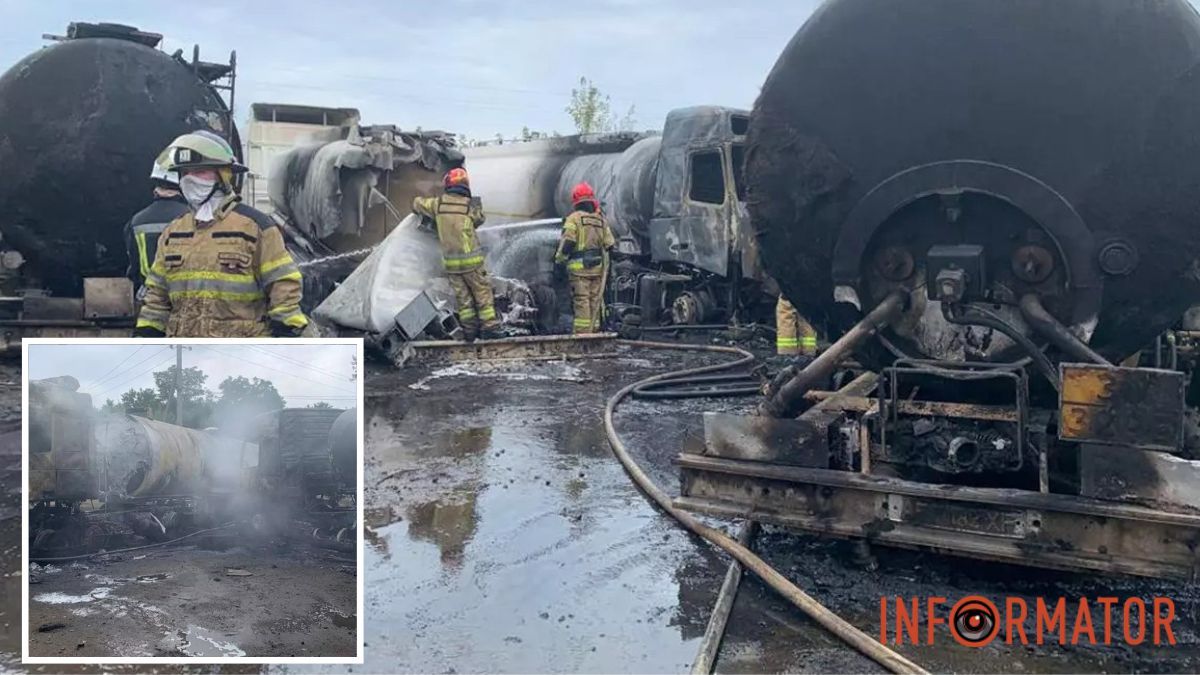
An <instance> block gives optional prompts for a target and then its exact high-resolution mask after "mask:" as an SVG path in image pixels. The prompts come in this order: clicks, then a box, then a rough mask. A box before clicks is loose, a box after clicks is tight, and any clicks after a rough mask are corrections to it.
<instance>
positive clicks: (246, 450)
mask: <svg viewBox="0 0 1200 675" xmlns="http://www.w3.org/2000/svg"><path fill="white" fill-rule="evenodd" d="M78 387H79V383H78V382H77V381H76V380H75V379H74V378H70V377H63V378H52V379H50V380H40V381H32V382H30V383H29V467H30V472H29V485H30V492H29V502H30V503H29V507H30V509H31V511H30V513H31V520H30V523H31V529H30V533H31V536H32V537H33V538H34V541H35V542H36V543H37V544H38V547H43V546H62V545H81V544H84V543H86V541H87V540H89V539H93V540H94V539H95V537H96V536H97V535H98V534H104V531H105V527H104V526H102V523H103V524H106V525H107V526H108V527H109V529H111V528H112V527H113V526H115V525H117V524H119V525H121V526H123V527H128V528H132V530H133V531H134V532H135V533H136V534H140V535H142V536H147V537H150V538H152V539H163V538H166V536H167V535H168V534H169V533H170V532H173V531H175V530H177V529H179V528H185V527H187V526H188V525H189V524H191V523H193V522H197V521H200V522H216V521H221V522H224V521H225V520H227V519H229V518H230V517H233V516H234V515H235V514H236V512H237V511H238V510H239V509H240V508H242V507H244V506H247V505H248V502H249V501H252V499H253V479H254V474H255V471H256V466H257V463H258V448H257V447H256V446H255V445H253V444H251V443H248V442H246V441H243V440H240V439H235V438H229V437H224V436H220V435H217V434H213V433H208V432H204V431H198V430H195V429H189V428H186V427H181V426H176V425H174V424H167V423H165V422H158V421H155V420H150V419H146V418H144V417H139V416H135V415H117V414H97V413H96V412H95V411H94V410H93V409H92V399H91V396H89V395H87V394H82V393H79V392H78ZM91 500H95V501H97V502H103V508H90V509H87V510H86V511H85V510H83V509H81V508H80V506H81V504H83V503H84V502H87V501H91ZM110 513H111V514H114V516H113V517H115V518H116V520H115V521H114V520H112V519H111V518H109V514H110ZM92 543H97V542H95V541H93V542H92Z"/></svg>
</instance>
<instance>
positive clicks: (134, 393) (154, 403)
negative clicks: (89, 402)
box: [100, 387, 174, 420]
mask: <svg viewBox="0 0 1200 675" xmlns="http://www.w3.org/2000/svg"><path fill="white" fill-rule="evenodd" d="M165 407H166V406H164V405H163V402H162V400H161V399H159V397H158V392H157V391H156V390H154V389H152V388H150V387H147V388H145V389H130V390H129V391H127V392H125V393H124V394H121V398H119V399H117V400H116V401H114V400H112V399H111V398H110V399H108V400H106V401H105V402H104V405H102V406H100V412H104V413H111V414H114V415H124V414H126V413H134V414H137V415H143V416H146V417H149V418H150V419H156V420H157V419H162V414H163V410H164V408H165ZM173 419H174V418H172V420H173Z"/></svg>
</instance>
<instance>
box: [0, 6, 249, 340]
mask: <svg viewBox="0 0 1200 675" xmlns="http://www.w3.org/2000/svg"><path fill="white" fill-rule="evenodd" d="M50 39H52V40H53V42H52V44H50V45H49V46H47V47H45V48H43V49H40V50H38V51H37V52H35V53H33V54H30V55H29V56H27V57H25V58H24V59H22V60H21V61H19V62H17V63H16V64H15V65H13V66H12V67H11V68H9V69H8V71H7V72H5V73H4V74H3V75H0V137H2V138H3V142H0V167H3V172H4V181H3V185H0V235H2V239H0V351H5V352H9V351H12V350H13V349H16V348H18V346H19V344H20V338H21V337H22V336H30V337H33V336H73V335H80V336H101V335H114V336H124V335H128V334H129V331H130V330H131V329H132V326H133V321H134V315H133V312H134V308H133V289H132V284H131V283H130V282H129V280H128V279H126V278H125V270H126V266H127V265H128V259H127V255H126V252H125V244H124V241H123V239H122V230H123V227H124V225H125V223H126V222H127V221H128V220H129V218H130V216H132V215H133V214H134V213H137V211H139V210H140V209H142V208H143V207H144V206H146V204H147V203H149V201H150V181H149V175H150V167H151V164H152V162H153V160H154V158H155V157H156V156H157V155H158V153H159V152H161V151H162V149H163V148H164V147H166V145H167V144H168V143H170V142H171V140H173V139H174V138H175V137H177V136H179V135H180V134H184V133H187V132H189V131H193V130H196V129H210V130H212V131H213V132H215V133H218V134H220V135H222V136H224V137H225V138H227V139H228V140H229V141H230V144H231V145H232V146H233V147H234V148H240V145H241V144H240V142H239V140H238V134H237V129H236V128H235V126H234V124H233V120H232V115H231V112H230V105H228V104H227V103H226V102H225V100H224V99H223V98H222V96H221V93H222V92H223V91H227V92H228V93H229V97H230V101H232V99H233V82H234V72H235V67H236V62H235V58H234V55H232V54H231V55H230V58H229V62H228V63H227V64H223V63H210V62H205V61H201V60H200V58H199V49H198V48H196V49H194V50H193V52H192V54H191V55H190V58H184V56H183V54H182V52H181V51H180V52H176V53H174V54H167V53H165V52H162V51H160V50H158V49H157V48H156V47H157V46H158V44H159V43H160V42H161V40H162V36H161V35H158V34H155V33H148V32H144V31H140V30H137V29H136V28H132V27H128V26H120V25H115V24H91V23H72V24H70V26H69V27H68V29H67V32H66V35H65V36H62V37H58V36H52V37H51V38H50Z"/></svg>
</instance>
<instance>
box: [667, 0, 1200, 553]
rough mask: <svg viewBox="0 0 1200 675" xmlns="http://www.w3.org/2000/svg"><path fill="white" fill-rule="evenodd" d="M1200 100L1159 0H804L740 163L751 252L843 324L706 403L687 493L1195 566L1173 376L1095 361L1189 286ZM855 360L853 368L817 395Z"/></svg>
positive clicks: (984, 545)
mask: <svg viewBox="0 0 1200 675" xmlns="http://www.w3.org/2000/svg"><path fill="white" fill-rule="evenodd" d="M913 45H936V46H937V48H936V49H914V48H913ZM1198 106H1200V17H1198V16H1197V14H1196V11H1195V10H1194V9H1193V8H1192V7H1191V6H1190V5H1189V4H1188V3H1186V2H1184V1H1182V0H1164V1H1162V2H1153V3H1103V2H1101V3H1097V2H1090V1H1089V0H1056V1H1054V2H1034V3H1029V2H1023V3H1011V2H991V1H989V0H966V1H962V0H925V1H922V2H905V3H879V2H872V1H870V0H830V1H829V2H826V3H825V4H824V5H823V6H822V7H821V9H819V10H818V11H817V12H816V13H815V14H814V15H813V16H812V18H811V19H810V20H809V21H808V22H807V23H806V24H805V25H804V27H803V28H801V29H800V31H799V32H798V33H797V35H796V36H795V38H794V39H793V40H792V41H791V43H790V44H789V45H788V47H787V49H786V50H785V51H784V53H783V54H782V55H781V57H780V59H779V61H778V63H777V64H776V66H775V68H774V69H773V70H772V72H771V74H770V76H769V77H768V79H767V81H766V83H765V85H764V86H763V89H762V93H761V95H760V97H759V99H758V101H757V103H756V105H755V109H754V112H753V116H752V119H751V124H750V130H749V134H748V136H747V143H748V149H747V159H746V168H745V170H746V181H747V189H748V204H749V209H750V213H751V222H752V224H753V227H754V230H755V236H756V238H757V241H758V244H759V250H761V251H762V259H763V264H764V266H765V268H766V270H767V272H768V273H769V274H770V275H771V276H772V277H774V278H775V279H776V280H778V282H779V284H780V286H781V288H782V290H783V292H784V294H785V295H786V296H787V297H788V298H789V299H790V300H791V301H792V302H793V303H794V304H795V305H796V306H797V307H798V308H800V310H801V311H802V312H803V313H804V314H806V315H809V316H816V317H821V316H823V317H826V318H827V319H828V320H829V322H830V323H831V324H832V325H833V326H834V327H835V328H837V330H836V331H835V334H842V335H843V337H842V338H841V339H840V340H838V342H837V343H835V344H834V345H833V347H832V348H831V349H830V350H829V351H828V352H826V353H825V354H823V355H822V356H821V357H820V358H818V359H817V360H816V361H815V362H813V364H812V365H810V366H809V367H807V368H806V369H804V370H803V371H801V372H799V373H787V374H785V375H784V376H782V377H781V378H779V379H778V380H777V381H776V382H775V383H774V384H773V386H772V388H771V391H770V397H769V398H768V400H767V401H766V402H765V404H764V405H763V407H762V413H763V414H764V415H765V416H764V417H761V418H728V417H725V418H722V417H710V418H709V419H708V423H709V424H708V426H709V431H710V435H709V440H710V443H709V445H708V448H707V452H708V454H707V455H705V456H700V455H685V456H684V458H683V466H684V484H685V485H684V498H683V499H682V500H681V501H682V503H684V504H685V505H687V506H689V507H692V508H696V509H699V510H703V511H708V512H713V513H719V512H725V513H732V512H734V511H736V512H737V513H739V514H740V515H743V516H749V517H753V518H756V519H757V518H758V517H759V515H760V512H761V514H762V517H763V519H764V520H767V521H771V520H775V521H776V522H783V523H784V524H788V525H792V526H796V527H799V528H802V529H809V530H815V531H819V532H825V533H830V534H836V535H842V536H860V537H867V538H869V539H872V540H876V541H880V542H883V543H889V544H896V545H902V546H929V547H934V548H939V549H945V550H950V551H956V552H959V553H962V554H964V555H972V556H978V557H984V558H992V559H999V560H1007V561H1012V562H1020V563H1029V564H1038V565H1047V566H1052V567H1068V568H1080V569H1090V570H1107V571H1118V572H1128V573H1134V574H1146V575H1165V576H1184V577H1190V576H1192V575H1194V573H1195V572H1194V570H1195V569H1197V562H1198V559H1197V554H1196V552H1195V551H1196V546H1195V544H1196V542H1197V541H1198V540H1200V518H1198V517H1197V516H1196V515H1195V514H1194V511H1193V510H1192V509H1194V505H1195V504H1196V503H1197V499H1198V498H1200V489H1198V488H1197V486H1198V485H1200V464H1198V463H1196V462H1193V461H1189V460H1188V459H1187V458H1188V457H1192V456H1195V450H1196V449H1195V448H1193V447H1188V444H1186V443H1185V440H1184V438H1185V433H1184V429H1185V400H1184V383H1185V381H1186V375H1187V374H1186V373H1183V372H1178V371H1173V370H1169V369H1155V368H1137V367H1116V366H1114V365H1112V364H1114V363H1117V362H1121V361H1124V360H1126V359H1128V357H1130V356H1131V355H1133V354H1135V353H1136V352H1137V351H1138V350H1141V349H1143V348H1146V347H1149V346H1151V345H1153V344H1154V342H1155V339H1156V338H1157V337H1159V336H1160V335H1162V334H1163V333H1164V332H1167V331H1169V330H1170V329H1171V328H1172V327H1173V326H1174V325H1175V324H1176V322H1178V321H1179V320H1180V318H1181V317H1182V315H1183V314H1184V312H1185V311H1186V310H1187V309H1188V308H1189V307H1191V306H1193V305H1195V304H1197V303H1198V301H1200V277H1198V276H1197V275H1196V274H1195V264H1196V262H1195V261H1196V260H1197V259H1200V237H1197V236H1196V233H1195V232H1196V230H1195V214H1196V213H1198V212H1200V191H1197V190H1196V189H1195V186H1196V185H1197V184H1198V182H1200V164H1197V162H1196V161H1195V159H1194V158H1195V157H1196V156H1197V154H1198V153H1200V117H1197V116H1196V115H1195V113H1194V111H1195V110H1196V109H1197V107H1198ZM1167 342H1169V343H1170V344H1172V345H1174V344H1176V342H1177V341H1173V340H1170V339H1168V340H1167ZM856 352H857V354H858V356H859V357H860V361H861V362H862V363H866V364H868V365H870V366H872V368H871V369H870V372H867V373H865V374H864V375H862V376H861V377H860V378H858V379H856V380H854V382H853V383H852V384H850V385H848V386H847V387H844V388H842V389H841V390H839V391H838V392H837V393H836V394H834V393H831V392H827V391H821V390H822V389H825V388H827V387H828V384H829V377H830V375H832V374H833V372H834V371H835V370H836V369H837V368H838V366H839V364H840V362H841V361H842V360H843V359H845V358H846V357H848V356H849V355H851V354H852V353H856ZM1128 363H1129V365H1131V366H1133V365H1135V360H1130V361H1129V362H1128ZM1157 363H1158V364H1159V365H1167V363H1166V361H1165V360H1164V359H1163V358H1162V356H1161V350H1160V356H1159V358H1158V359H1157ZM805 408H808V410H807V411H805V412H804V413H803V414H802V415H801V416H800V417H799V419H796V420H793V419H791V418H792V417H794V416H795V414H796V413H798V412H800V411H801V410H804V409H805ZM772 418H783V419H772ZM731 429H733V430H734V431H736V430H744V431H746V432H747V434H748V435H747V436H745V437H747V438H749V437H756V438H759V439H760V442H759V443H757V444H753V443H749V442H747V443H746V444H743V445H739V444H738V443H724V444H723V443H720V442H717V441H718V440H719V439H721V438H725V439H728V438H730V437H731V435H730V430H731ZM780 429H785V430H784V431H780ZM771 430H773V432H777V433H782V434H784V435H785V436H786V437H790V438H799V439H801V440H800V441H798V442H797V444H794V445H792V446H788V447H783V446H782V445H781V444H780V443H779V442H778V438H779V436H771V435H769V434H767V435H766V436H764V434H766V433H767V432H768V431H771ZM755 434H757V436H755ZM1188 436H1193V434H1188ZM747 459H756V460H767V461H769V462H772V463H773V465H771V466H769V468H763V466H764V465H762V464H758V463H749V462H746V461H745V460H747ZM747 495H753V497H752V499H753V502H754V503H753V504H751V505H747V504H746V500H747ZM747 506H748V507H749V511H745V510H738V509H744V507H747Z"/></svg>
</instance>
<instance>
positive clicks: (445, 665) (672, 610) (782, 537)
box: [365, 351, 1200, 672]
mask: <svg viewBox="0 0 1200 675" xmlns="http://www.w3.org/2000/svg"><path fill="white" fill-rule="evenodd" d="M716 358H718V359H720V358H728V357H716ZM711 360H713V359H712V358H709V357H705V356H682V355H680V354H678V353H664V352H653V351H627V352H625V353H624V354H623V355H622V356H621V357H620V358H617V359H605V360H593V361H584V362H573V363H542V364H525V365H519V366H513V367H499V368H495V367H493V368H484V367H480V368H475V369H465V372H464V369H462V368H456V369H442V370H432V371H431V370H428V369H426V370H410V371H405V372H401V373H396V372H390V371H386V370H376V371H374V372H372V373H370V374H369V379H368V383H367V396H368V401H367V406H366V411H365V412H366V414H365V420H366V423H367V429H366V434H367V435H366V457H367V466H366V495H367V505H368V512H367V525H368V526H369V528H370V533H369V535H368V540H367V549H366V556H367V557H366V570H367V572H366V578H365V582H366V599H365V602H366V616H367V621H366V627H365V629H366V642H367V645H368V646H367V649H366V658H367V661H366V667H365V669H366V670H367V671H368V672H370V671H375V670H381V669H388V670H400V671H423V672H475V671H502V672H544V671H584V672H682V671H686V670H687V669H688V668H689V667H690V665H691V663H692V660H693V658H694V656H695V652H696V649H697V646H698V642H699V639H700V637H701V635H702V634H703V631H704V628H705V624H706V622H707V620H708V616H709V613H710V610H711V607H712V604H713V602H714V600H715V597H716V593H717V589H718V587H719V586H720V582H721V579H722V577H723V575H724V573H725V569H726V564H727V562H726V560H725V559H724V557H723V556H722V555H718V554H716V553H714V552H713V551H712V550H711V548H710V547H709V546H708V545H707V544H705V543H703V542H700V541H698V540H696V539H694V538H692V537H690V536H689V535H687V534H685V533H684V532H683V530H681V528H679V527H678V526H677V525H676V524H675V522H674V521H673V520H671V519H670V518H669V517H667V516H665V515H663V514H662V513H660V512H659V511H657V510H656V509H655V508H654V507H653V506H651V504H650V503H649V502H648V501H647V500H646V499H645V498H644V497H643V496H642V495H641V494H640V493H639V492H638V491H637V490H636V489H635V488H634V487H633V486H632V484H631V483H630V481H629V479H628V478H627V477H626V476H625V474H624V473H623V471H622V469H621V467H620V465H619V464H618V463H617V462H616V460H615V459H614V458H613V456H612V454H611V452H610V450H609V448H608V444H607V441H606V438H605V436H604V433H603V426H602V423H601V411H602V407H603V403H604V400H605V399H606V398H607V397H608V396H609V395H610V394H612V393H613V392H615V391H616V390H617V389H619V388H620V387H621V386H622V385H624V384H626V383H628V382H631V381H633V380H635V379H639V378H641V377H644V376H646V375H649V374H652V373H655V372H660V371H663V370H671V369H675V368H680V367H683V366H686V365H698V364H700V363H706V362H710V361H711ZM443 375H444V376H443ZM747 405H748V403H747V401H746V399H725V400H720V401H691V402H686V403H680V402H674V403H670V402H641V401H634V402H630V403H628V404H627V405H625V406H623V407H622V408H621V409H620V410H619V411H618V414H617V421H616V424H617V427H618V431H619V432H620V433H621V434H622V436H623V438H624V439H625V442H626V443H627V445H629V447H630V449H631V451H632V452H633V453H634V454H635V456H636V457H637V458H638V461H639V462H641V463H642V465H643V468H645V469H647V470H648V471H649V473H650V474H651V475H652V477H653V478H654V479H655V480H656V481H657V482H658V483H659V484H660V485H662V486H664V487H665V488H667V489H668V491H669V492H672V493H675V492H677V490H678V478H677V474H676V469H675V467H674V466H673V463H672V460H673V458H674V457H675V455H676V454H678V453H679V452H680V450H681V449H683V448H684V447H685V446H690V447H696V446H697V444H699V443H701V442H702V425H701V417H700V414H701V412H702V411H704V410H727V411H737V410H744V409H746V406H747ZM755 548H756V549H757V550H759V551H761V552H762V555H763V556H764V557H765V558H766V559H767V561H768V562H770V563H772V564H773V565H775V566H776V567H777V568H778V569H780V570H781V571H783V572H784V573H785V574H786V575H787V576H789V577H790V578H791V579H793V580H794V581H795V582H796V583H797V584H798V585H800V586H801V587H802V588H804V589H806V590H808V591H809V592H810V593H812V594H813V595H814V596H815V597H816V598H817V599H818V600H820V601H822V602H824V603H827V604H828V606H829V607H830V608H831V609H833V610H834V611H836V612H839V613H841V614H842V615H843V616H844V617H845V618H846V619H848V620H849V621H851V622H852V623H854V624H855V625H857V626H858V627H860V628H861V629H862V630H864V631H866V632H867V634H868V635H872V636H875V635H878V632H879V622H880V619H879V599H880V596H881V595H888V596H897V595H899V596H905V597H910V596H921V597H925V596H931V595H933V596H943V597H947V598H950V600H951V602H953V601H954V600H957V599H958V598H960V597H963V596H966V595H971V594H982V595H985V596H989V597H1003V596H1006V595H1021V596H1025V597H1027V598H1032V596H1035V595H1045V596H1047V597H1050V598H1057V597H1058V596H1067V597H1069V598H1072V599H1075V598H1078V597H1079V596H1088V597H1092V598H1094V597H1097V596H1105V595H1116V596H1122V597H1124V596H1129V595H1138V596H1142V597H1146V598H1149V597H1152V596H1155V595H1167V596H1170V597H1172V598H1174V599H1175V601H1176V605H1177V609H1178V612H1179V614H1180V618H1179V620H1177V621H1176V623H1175V636H1176V638H1177V639H1178V641H1179V644H1178V645H1177V646H1175V647H1162V648H1137V649H1134V648H1129V647H1124V646H1118V645H1115V644H1114V645H1112V646H1108V647H1104V646H1101V647H1090V646H1083V645H1080V646H1067V647H1060V646H1057V645H1053V646H1051V645H1043V646H1037V645H1032V646H1030V647H1025V646H1021V645H1011V646H1010V645H1006V644H1003V643H1002V642H994V643H993V644H992V645H990V646H988V647H986V648H983V649H971V648H967V647H962V646H959V645H957V644H947V643H948V642H950V640H949V638H948V635H943V636H942V637H943V638H944V639H942V640H941V642H939V643H938V644H937V645H936V646H934V647H927V646H918V647H913V646H905V647H902V648H901V649H900V651H902V652H903V653H904V654H906V655H907V656H908V657H910V658H912V659H913V660H915V661H916V662H918V663H920V664H921V665H923V666H924V667H926V668H928V669H931V670H936V671H956V672H1000V671H1004V672H1069V671H1147V672H1150V671H1153V672H1163V671H1172V672H1175V671H1180V672H1193V671H1195V670H1196V669H1197V666H1198V665H1200V648H1198V647H1197V643H1198V639H1200V638H1198V637H1197V606H1198V605H1197V594H1196V592H1195V590H1194V589H1193V588H1191V587H1190V586H1187V585H1184V584H1175V583H1168V582H1152V581H1144V580H1135V579H1121V578H1117V579H1114V578H1106V577H1104V578H1100V577H1097V578H1089V577H1087V576H1086V575H1072V574H1065V573H1051V572H1043V571H1037V570H1032V569H1026V568H1022V567H1016V566H1008V565H999V564H988V563H983V562H979V561H972V560H965V559H957V558H949V557H942V556H937V555H932V554H923V553H915V552H907V551H898V550H893V549H883V548H879V549H876V550H875V551H874V555H873V556H871V557H863V556H861V555H859V554H858V550H857V549H856V547H855V546H854V545H852V544H850V543H847V542H831V541H825V540H819V539H815V538H811V537H805V536H799V535H795V534H790V533H786V532H782V531H779V530H775V529H771V528H768V529H767V530H766V531H765V532H764V534H762V535H760V537H759V538H758V540H757V543H756V546H755ZM747 579H748V580H747V581H746V582H744V584H743V587H742V588H743V591H742V594H741V595H739V597H738V601H737V604H736V606H735V611H734V616H733V619H732V621H731V624H730V627H729V631H728V634H727V637H726V640H725V642H724V644H723V646H722V649H721V655H720V659H719V660H718V663H717V670H718V671H719V672H830V671H837V672H848V671H853V672H873V671H879V670H880V669H879V668H878V666H876V665H875V664H873V663H872V662H870V661H868V660H866V659H865V658H863V657H861V656H859V655H858V654H857V653H856V652H854V651H852V650H851V649H849V648H848V647H846V646H845V645H844V644H842V643H841V642H839V641H838V640H837V639H835V638H833V637H831V636H830V635H829V634H828V633H826V632H825V631H824V630H822V629H821V628H819V627H818V626H816V625H815V624H814V623H813V622H812V621H811V620H809V619H808V618H807V617H805V616H804V615H803V614H801V613H800V612H799V611H797V610H796V609H794V608H792V607H791V606H790V605H788V604H787V603H785V602H784V601H782V600H780V599H779V598H777V597H776V596H775V594H774V593H773V592H771V591H770V590H769V589H767V588H766V587H765V586H763V585H762V584H761V583H760V582H759V581H758V580H757V579H753V578H751V577H748V578H747ZM1031 602H1032V600H1031ZM1097 625H1098V626H1099V624H1097Z"/></svg>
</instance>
